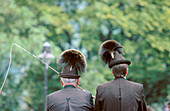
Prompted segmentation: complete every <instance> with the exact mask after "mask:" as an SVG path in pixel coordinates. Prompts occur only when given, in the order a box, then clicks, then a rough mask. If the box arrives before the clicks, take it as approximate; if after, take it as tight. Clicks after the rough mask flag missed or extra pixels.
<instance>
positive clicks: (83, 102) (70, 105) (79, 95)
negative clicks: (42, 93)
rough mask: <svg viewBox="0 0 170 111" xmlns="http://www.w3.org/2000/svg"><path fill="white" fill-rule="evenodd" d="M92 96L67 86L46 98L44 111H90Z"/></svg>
mask: <svg viewBox="0 0 170 111" xmlns="http://www.w3.org/2000/svg"><path fill="white" fill-rule="evenodd" d="M92 110H93V98H92V94H91V93H90V92H87V91H82V90H79V89H76V88H75V87H74V86H72V85H69V86H66V87H64V89H61V90H59V91H56V92H54V93H51V94H49V95H48V96H47V97H46V111H92Z"/></svg>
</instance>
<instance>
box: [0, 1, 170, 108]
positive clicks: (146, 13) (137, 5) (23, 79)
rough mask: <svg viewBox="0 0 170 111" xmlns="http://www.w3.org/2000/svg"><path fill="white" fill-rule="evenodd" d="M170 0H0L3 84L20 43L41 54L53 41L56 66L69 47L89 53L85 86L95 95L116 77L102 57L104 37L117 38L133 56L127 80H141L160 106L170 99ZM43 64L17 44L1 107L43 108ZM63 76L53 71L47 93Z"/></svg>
mask: <svg viewBox="0 0 170 111" xmlns="http://www.w3.org/2000/svg"><path fill="white" fill-rule="evenodd" d="M169 6H170V2H168V0H161V1H160V0H145V1H144V0H112V1H111V0H0V24H1V26H0V64H1V65H0V84H2V82H3V79H4V76H5V74H6V70H7V68H8V63H9V51H10V47H11V45H12V44H13V43H17V44H19V45H20V46H22V47H24V48H25V49H27V50H29V51H30V52H31V53H33V54H35V55H39V54H40V53H41V50H42V44H43V42H44V41H46V40H47V41H49V42H50V44H51V52H52V54H53V55H55V59H53V60H51V64H50V65H51V66H52V67H53V68H55V69H56V70H58V71H61V66H60V65H57V64H56V59H57V58H58V57H59V55H60V54H61V52H62V51H64V50H66V49H70V48H74V49H78V50H80V51H81V52H82V53H83V54H84V55H85V57H86V58H87V64H88V67H87V71H86V73H85V74H83V75H82V77H81V78H80V86H81V87H83V88H84V89H86V90H88V91H90V92H92V93H93V95H95V93H96V92H95V90H96V87H97V85H99V84H101V83H104V82H107V81H109V80H112V79H113V76H112V74H111V72H110V70H109V68H107V66H105V65H104V64H103V63H102V61H101V60H100V59H99V57H98V49H99V46H100V45H101V43H102V42H103V41H105V40H109V39H112V40H117V41H118V42H120V43H121V44H123V46H124V52H125V57H126V58H127V59H129V60H131V61H132V64H131V66H130V67H129V74H128V77H127V79H129V80H132V81H135V82H139V83H142V84H143V85H144V94H145V98H146V102H147V104H148V105H152V106H153V107H154V108H155V110H156V111H158V110H159V111H161V110H162V109H163V104H164V102H166V101H167V100H168V99H170V85H169V84H168V83H169V76H170V72H169V71H170V68H169V66H170V59H169V57H170V54H169V52H170V27H169V26H170V19H169V18H170V9H169ZM43 74H44V66H43V65H42V64H41V63H40V62H39V61H37V60H36V59H34V58H33V57H32V56H30V55H29V54H27V53H25V52H24V51H22V50H21V49H19V48H17V47H14V48H13V56H12V67H11V69H10V72H9V77H8V80H7V82H6V84H5V87H4V89H3V91H2V93H1V95H0V109H1V111H30V110H33V111H42V110H43V98H44V97H43V81H44V78H43ZM61 88H62V87H61V85H60V82H59V77H58V76H57V74H56V73H55V72H53V71H52V70H50V69H49V70H48V94H49V93H51V92H54V91H56V90H59V89H61Z"/></svg>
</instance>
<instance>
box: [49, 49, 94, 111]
mask: <svg viewBox="0 0 170 111" xmlns="http://www.w3.org/2000/svg"><path fill="white" fill-rule="evenodd" d="M59 63H60V64H64V65H65V66H64V68H63V69H62V72H61V74H60V75H59V76H60V77H61V79H60V82H61V84H62V86H63V87H64V89H61V90H59V91H55V92H53V93H51V94H49V95H48V96H47V97H46V104H47V105H46V110H47V111H92V110H93V100H92V99H93V98H92V94H91V93H90V92H87V91H82V90H79V89H76V87H77V85H78V83H79V77H80V75H78V72H85V69H86V59H85V57H84V56H83V54H82V53H80V52H79V51H77V50H74V49H70V50H66V51H64V52H63V53H62V54H61V57H60V59H59Z"/></svg>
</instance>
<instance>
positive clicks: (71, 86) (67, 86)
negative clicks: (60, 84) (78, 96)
mask: <svg viewBox="0 0 170 111" xmlns="http://www.w3.org/2000/svg"><path fill="white" fill-rule="evenodd" d="M64 88H76V87H75V86H73V85H66V86H64Z"/></svg>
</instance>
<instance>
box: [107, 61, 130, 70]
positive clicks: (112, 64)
mask: <svg viewBox="0 0 170 111" xmlns="http://www.w3.org/2000/svg"><path fill="white" fill-rule="evenodd" d="M118 64H127V65H130V64H131V62H130V61H129V60H116V61H114V62H112V63H110V64H109V68H112V67H113V66H115V65H118Z"/></svg>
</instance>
